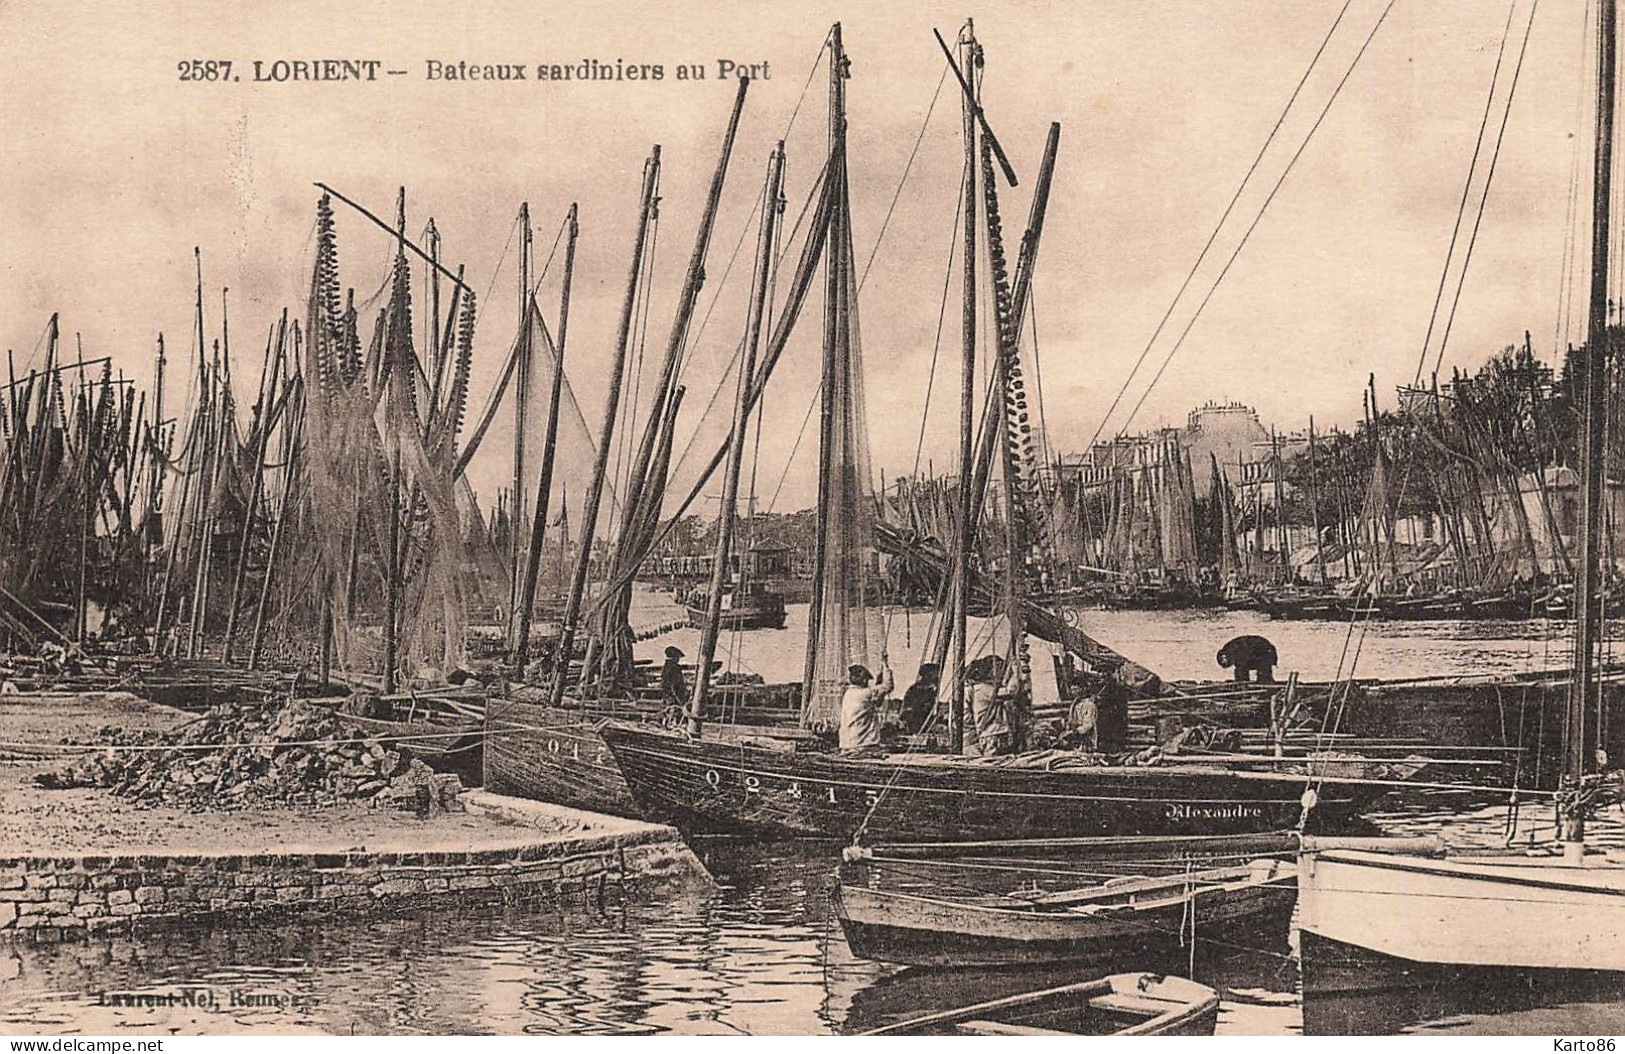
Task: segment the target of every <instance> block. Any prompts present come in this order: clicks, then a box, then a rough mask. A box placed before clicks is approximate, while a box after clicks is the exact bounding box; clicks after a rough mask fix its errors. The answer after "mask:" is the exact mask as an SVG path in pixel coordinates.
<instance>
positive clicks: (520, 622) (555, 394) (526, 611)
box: [513, 202, 578, 681]
mask: <svg viewBox="0 0 1625 1054" xmlns="http://www.w3.org/2000/svg"><path fill="white" fill-rule="evenodd" d="M565 226H566V228H567V229H568V234H567V238H568V241H567V242H566V243H565V246H564V289H563V291H562V292H561V293H560V294H559V337H558V340H557V341H556V342H555V344H554V348H553V389H552V391H551V392H550V393H549V395H548V400H547V436H546V438H545V439H544V440H543V441H542V469H541V476H540V478H538V479H537V481H536V518H535V522H533V523H532V524H531V525H530V554H529V556H528V557H527V558H526V560H525V583H524V588H523V589H522V590H521V591H520V596H519V606H518V608H517V609H516V611H515V613H516V615H517V616H518V617H517V619H516V620H515V622H516V625H517V626H518V627H519V628H518V633H517V635H516V636H515V638H514V651H513V656H514V658H513V667H514V680H518V681H522V680H524V679H525V664H526V663H527V662H529V661H530V612H531V606H532V605H533V604H535V602H536V576H537V574H538V572H539V571H540V570H541V565H542V542H543V540H544V539H545V538H546V537H547V505H548V500H549V498H550V497H551V496H552V494H553V462H554V460H555V458H556V456H557V453H558V442H559V403H560V401H561V399H562V397H563V394H564V340H565V337H567V336H568V335H569V332H570V282H571V279H572V278H573V276H574V275H575V266H576V234H577V233H578V228H577V226H576V206H575V203H574V202H571V203H570V215H569V218H567V219H566V220H565Z"/></svg>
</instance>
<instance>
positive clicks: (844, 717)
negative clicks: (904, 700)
mask: <svg viewBox="0 0 1625 1054" xmlns="http://www.w3.org/2000/svg"><path fill="white" fill-rule="evenodd" d="M846 676H847V687H846V692H845V694H843V695H842V696H841V740H840V743H841V749H842V750H867V749H868V748H869V747H873V746H878V745H879V743H880V712H881V708H882V707H883V706H884V705H885V703H886V698H887V697H888V696H890V695H891V691H892V688H893V687H894V683H893V681H892V672H891V663H889V662H888V661H887V660H886V655H885V653H884V652H882V653H881V656H880V680H879V682H877V683H875V684H873V685H871V684H870V683H869V682H870V681H871V679H872V678H873V675H872V674H870V672H869V668H868V667H867V666H863V665H861V664H859V663H853V664H852V665H851V666H848V667H847V668H846Z"/></svg>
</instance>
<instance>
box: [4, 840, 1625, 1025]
mask: <svg viewBox="0 0 1625 1054" xmlns="http://www.w3.org/2000/svg"><path fill="white" fill-rule="evenodd" d="M699 849H700V852H701V854H702V856H703V857H704V858H705V860H706V862H707V865H708V866H709V867H711V868H712V869H713V871H714V873H715V874H716V876H717V878H718V880H719V882H721V883H722V887H721V888H720V889H718V890H716V891H712V892H707V893H701V894H690V895H686V896H684V897H683V898H681V899H678V900H676V901H671V902H661V903H657V904H648V905H616V906H613V907H611V908H609V909H606V910H599V909H596V908H587V907H580V906H574V907H570V908H567V909H565V910H547V909H540V910H533V911H523V912H506V913H502V912H498V913H492V914H487V915H481V916H472V917H463V916H456V915H452V914H450V913H445V912H426V913H424V914H422V915H419V916H415V917H411V918H406V919H398V920H392V921H386V922H370V923H365V924H362V923H357V924H354V925H346V926H330V925H329V926H319V925H290V926H280V927H275V928H266V929H262V930H253V931H250V930H246V929H222V930H212V931H200V932H185V933H171V934H165V935H154V936H145V937H138V938H130V939H125V938H120V939H112V940H99V941H90V942H86V943H78V944H64V945H56V946H44V947H30V946H14V947H6V948H3V949H0V1029H7V1028H9V1029H14V1030H16V1029H26V1030H29V1031H39V1032H52V1033H62V1034H67V1033H75V1032H78V1033H91V1034H99V1033H106V1032H110V1031H115V1030H123V1029H134V1030H140V1031H149V1032H155V1033H169V1032H180V1033H192V1032H228V1031H276V1032H297V1031H315V1032H326V1033H348V1032H357V1033H431V1034H445V1033H452V1034H456V1033H473V1032H494V1033H504V1034H507V1033H522V1032H529V1033H537V1034H551V1033H589V1034H597V1033H605V1034H608V1033H613V1034H638V1033H655V1032H669V1033H680V1034H688V1035H728V1034H753V1035H794V1034H809V1033H828V1032H837V1033H840V1032H856V1031H862V1030H864V1029H868V1028H875V1027H878V1026H879V1025H882V1024H886V1023H889V1022H892V1021H896V1020H899V1019H901V1018H903V1017H906V1016H912V1015H916V1014H919V1013H923V1012H926V1011H929V1010H932V1009H941V1008H945V1007H948V1006H952V1005H958V1004H961V1003H964V1002H968V1001H972V1000H977V999H989V998H996V997H998V996H1001V995H1006V994H1011V993H1014V992H1017V991H1023V990H1028V989H1032V988H1038V987H1046V986H1051V985H1057V984H1062V983H1066V982H1069V981H1073V980H1078V979H1080V978H1079V976H1078V971H1077V970H1075V969H1074V970H1073V971H1071V972H1069V971H1068V970H1067V969H1066V968H1065V967H1048V968H1044V969H1042V970H1037V971H1028V970H1021V971H1000V970H980V971H942V970H918V969H909V970H899V969H897V968H895V967H889V966H883V965H879V964H876V963H869V962H864V961H861V960H858V959H855V958H853V956H852V955H851V953H850V952H849V951H848V950H847V947H846V942H845V941H844V940H842V938H841V934H840V927H839V925H838V924H837V923H836V921H835V920H834V918H833V916H832V914H831V912H830V910H829V893H830V886H831V884H832V883H833V881H834V867H833V866H832V861H831V848H830V847H829V846H827V845H823V846H790V847H782V846H781V847H775V848H772V849H759V848H751V847H746V846H743V845H740V844H737V843H732V842H724V841H716V842H709V843H703V844H702V845H701V846H700V847H699ZM1210 936H1212V937H1213V938H1215V941H1214V942H1213V943H1209V942H1206V941H1204V942H1202V943H1201V944H1200V945H1199V947H1198V950H1197V953H1196V954H1195V955H1194V956H1192V957H1189V958H1187V957H1186V956H1187V955H1188V952H1175V953H1171V954H1170V956H1169V958H1170V960H1171V961H1163V962H1155V963H1150V962H1144V961H1136V962H1124V963H1122V964H1111V968H1121V969H1153V970H1159V971H1165V972H1170V973H1180V974H1186V973H1189V974H1191V975H1193V976H1195V977H1196V979H1198V980H1200V981H1202V982H1203V983H1205V984H1209V985H1212V986H1214V987H1215V988H1218V989H1219V990H1220V991H1221V993H1223V995H1224V1001H1223V1003H1222V1005H1221V1009H1220V1017H1219V1032H1220V1033H1227V1034H1236V1035H1271V1034H1276V1035H1278V1034H1286V1033H1295V1032H1298V1031H1300V1030H1301V1031H1304V1032H1308V1033H1310V1034H1323V1033H1328V1032H1330V1033H1345V1032H1360V1033H1377V1034H1385V1033H1391V1032H1398V1031H1465V1032H1474V1033H1478V1032H1507V1033H1517V1032H1530V1031H1532V1032H1536V1033H1550V1032H1554V1031H1561V1032H1566V1033H1574V1032H1576V1031H1582V1032H1600V1033H1617V1032H1619V1031H1621V1030H1625V992H1621V991H1620V990H1619V985H1618V982H1617V979H1613V980H1609V979H1603V980H1601V981H1594V982H1592V983H1590V984H1589V985H1584V986H1580V987H1575V986H1574V985H1566V986H1562V987H1553V986H1538V987H1531V986H1528V985H1524V986H1521V987H1520V986H1507V987H1498V988H1493V989H1490V988H1484V987H1482V986H1480V987H1477V988H1474V987H1471V986H1463V985H1452V984H1441V985H1439V986H1436V987H1434V988H1430V989H1427V990H1423V991H1412V992H1408V993H1384V994H1382V995H1379V996H1369V997H1366V996H1361V997H1341V996H1340V997H1336V998H1326V997H1315V998H1313V999H1311V1000H1310V1001H1309V1002H1308V1003H1307V1005H1300V999H1299V996H1298V994H1297V993H1298V991H1299V982H1298V967H1297V963H1296V962H1295V960H1293V959H1292V958H1291V956H1290V955H1288V954H1284V953H1282V952H1280V951H1274V950H1266V949H1248V948H1238V947H1234V946H1231V945H1229V944H1227V943H1225V942H1224V941H1223V935H1222V934H1213V935H1210ZM1101 970H1102V968H1100V967H1095V968H1092V969H1091V970H1089V971H1088V972H1090V973H1091V974H1092V973H1096V972H1101ZM198 1004H201V1005H198ZM1581 1022H1594V1024H1585V1025H1583V1026H1582V1024H1581Z"/></svg>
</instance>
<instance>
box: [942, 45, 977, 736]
mask: <svg viewBox="0 0 1625 1054" xmlns="http://www.w3.org/2000/svg"><path fill="white" fill-rule="evenodd" d="M959 45H960V49H961V50H960V66H961V68H962V69H963V70H964V71H965V92H964V94H963V95H962V96H961V100H960V102H961V110H962V112H963V123H964V136H965V179H964V184H965V201H964V211H965V219H964V223H965V227H964V231H965V233H964V250H963V254H962V255H963V264H964V275H965V277H964V290H963V300H962V304H961V315H960V323H961V325H960V336H961V338H962V345H963V349H962V357H961V359H960V377H959V505H958V508H957V509H955V520H956V521H957V522H956V524H955V530H954V566H953V576H954V579H953V581H954V593H953V602H952V603H953V625H952V627H951V629H950V633H951V635H952V637H953V642H954V645H953V652H952V656H951V658H952V663H951V664H950V666H949V668H948V669H949V682H948V683H949V690H950V692H951V693H952V694H951V695H950V697H949V700H950V701H949V708H948V738H949V747H950V749H952V750H953V752H954V753H955V754H958V753H960V752H961V751H962V750H963V749H964V745H965V644H966V640H965V636H966V623H965V615H966V609H967V608H969V607H970V563H971V551H972V549H973V547H974V540H973V539H972V537H971V530H972V527H971V506H972V504H973V503H975V502H976V498H977V496H976V495H974V494H972V493H971V481H972V479H973V476H974V462H973V458H974V456H975V450H974V446H975V439H974V433H975V430H976V183H977V180H976V172H977V155H976V116H977V113H978V111H977V107H976V69H977V66H978V65H979V63H978V61H977V59H978V50H979V49H978V47H977V44H976V28H975V26H974V24H973V23H972V22H971V20H970V19H966V20H965V28H964V29H963V30H961V31H960V34H959Z"/></svg>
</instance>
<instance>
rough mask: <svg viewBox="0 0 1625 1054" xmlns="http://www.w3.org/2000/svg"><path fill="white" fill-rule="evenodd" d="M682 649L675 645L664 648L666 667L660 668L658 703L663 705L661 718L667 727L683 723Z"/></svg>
mask: <svg viewBox="0 0 1625 1054" xmlns="http://www.w3.org/2000/svg"><path fill="white" fill-rule="evenodd" d="M682 663H683V649H681V648H679V647H677V646H676V645H670V646H668V647H667V648H666V665H664V666H662V667H661V668H660V701H661V703H663V704H664V712H663V714H662V718H663V720H664V721H665V723H666V725H667V727H670V728H675V727H677V726H678V725H680V724H682V723H683V714H684V712H685V710H686V708H687V706H688V684H687V683H686V682H685V681H684V679H683V665H682Z"/></svg>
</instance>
